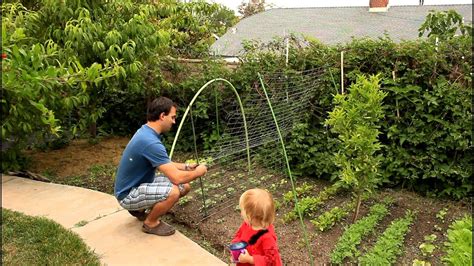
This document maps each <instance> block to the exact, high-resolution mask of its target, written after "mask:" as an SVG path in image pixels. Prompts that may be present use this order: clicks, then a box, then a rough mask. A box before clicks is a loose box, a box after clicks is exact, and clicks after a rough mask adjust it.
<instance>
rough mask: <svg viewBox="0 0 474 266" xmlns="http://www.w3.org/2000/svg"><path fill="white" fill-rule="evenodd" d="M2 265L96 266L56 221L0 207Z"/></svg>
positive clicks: (78, 240) (79, 241)
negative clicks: (0, 208) (0, 217)
mask: <svg viewBox="0 0 474 266" xmlns="http://www.w3.org/2000/svg"><path fill="white" fill-rule="evenodd" d="M2 233H3V234H2V265H100V261H99V258H98V256H97V255H96V254H95V253H94V252H93V251H91V250H90V249H89V247H88V246H86V244H84V242H83V241H82V239H81V238H80V237H79V236H78V235H77V234H76V233H74V232H72V231H69V230H67V229H65V228H64V227H62V226H61V225H59V224H58V223H56V222H53V221H51V220H48V219H46V218H39V217H31V216H27V215H24V214H22V213H19V212H15V211H10V210H7V209H3V208H2Z"/></svg>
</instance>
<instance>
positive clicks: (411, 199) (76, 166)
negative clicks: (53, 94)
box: [29, 138, 471, 265]
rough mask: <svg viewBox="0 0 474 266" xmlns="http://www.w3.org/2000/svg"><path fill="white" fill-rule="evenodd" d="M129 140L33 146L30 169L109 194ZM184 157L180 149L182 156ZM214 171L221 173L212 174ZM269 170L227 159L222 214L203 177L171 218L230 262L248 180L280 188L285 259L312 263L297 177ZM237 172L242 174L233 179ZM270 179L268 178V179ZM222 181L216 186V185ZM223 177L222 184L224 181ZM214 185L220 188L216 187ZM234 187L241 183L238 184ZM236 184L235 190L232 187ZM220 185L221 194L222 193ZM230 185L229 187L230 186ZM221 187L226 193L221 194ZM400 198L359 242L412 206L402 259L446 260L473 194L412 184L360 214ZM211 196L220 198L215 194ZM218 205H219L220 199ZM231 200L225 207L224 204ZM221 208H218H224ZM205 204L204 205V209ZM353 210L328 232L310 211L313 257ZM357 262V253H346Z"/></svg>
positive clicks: (216, 179) (344, 196)
mask: <svg viewBox="0 0 474 266" xmlns="http://www.w3.org/2000/svg"><path fill="white" fill-rule="evenodd" d="M127 142H128V138H109V139H104V140H103V141H100V142H99V143H97V144H90V143H88V142H87V141H75V142H73V143H72V144H71V145H70V146H68V147H66V148H64V149H61V150H54V151H49V152H31V153H30V155H31V156H32V165H31V167H30V169H29V170H30V171H32V172H35V173H38V174H42V175H44V176H46V177H48V178H49V179H51V180H52V181H53V182H57V183H63V184H70V185H76V186H82V187H87V188H91V189H95V190H99V191H103V192H106V193H112V191H113V179H112V178H111V177H112V176H113V174H114V172H115V167H116V166H117V165H118V162H119V160H120V156H121V153H122V151H123V149H124V148H125V146H126V144H127ZM178 157H179V156H178ZM213 173H218V174H216V175H214V176H212V174H213ZM262 173H263V170H261V172H260V173H259V170H258V169H257V170H255V172H254V174H255V180H253V181H252V182H250V181H249V182H243V181H242V182H240V180H239V178H242V180H243V179H245V178H246V177H244V176H240V177H238V174H239V173H238V172H232V171H229V170H227V172H225V173H224V172H223V171H222V169H220V168H219V166H216V168H214V169H211V170H210V171H209V173H208V175H207V176H206V178H207V179H206V178H205V179H204V186H205V187H207V188H208V190H207V191H206V197H207V199H214V200H215V201H216V203H218V202H225V204H221V207H222V208H220V209H217V208H216V209H214V211H215V212H214V213H213V214H212V215H211V216H210V217H209V218H207V219H202V217H203V216H202V213H199V209H200V208H201V207H202V200H201V198H200V195H199V194H196V193H199V191H200V184H199V181H197V180H196V181H195V182H194V184H193V188H194V190H193V191H192V193H191V194H190V195H189V196H191V197H192V198H189V200H182V201H181V203H180V204H178V205H177V206H175V207H174V208H173V209H172V211H171V212H170V215H169V216H168V217H167V219H173V220H174V223H175V224H179V226H178V228H180V230H182V231H183V233H185V234H186V235H188V236H189V237H190V238H192V239H194V240H195V241H196V242H198V243H200V244H201V246H203V247H205V248H207V249H208V250H209V251H211V252H212V253H214V254H215V255H216V256H218V257H220V258H221V259H222V260H224V261H228V259H229V254H228V253H227V251H226V245H227V244H228V243H229V241H230V240H231V239H232V238H233V234H234V232H235V231H236V230H237V228H238V227H239V225H240V223H241V218H240V214H239V212H238V210H237V209H236V206H237V205H238V197H239V196H240V192H241V191H243V190H245V189H246V188H247V187H252V186H258V187H265V188H268V189H269V190H270V191H271V192H272V194H273V195H274V197H275V199H276V201H277V202H278V203H277V206H278V211H277V219H276V222H275V228H276V233H277V236H278V243H279V246H280V251H281V255H282V259H283V262H284V263H285V265H308V264H309V262H310V261H309V256H308V253H307V249H306V246H305V242H304V237H303V232H302V229H301V224H300V221H299V220H298V219H297V220H293V221H287V220H285V219H283V217H284V216H285V215H286V214H287V213H288V212H290V211H291V210H292V209H293V206H292V204H291V203H285V202H284V199H283V198H284V197H283V195H284V194H285V193H287V192H289V191H291V185H290V182H288V181H286V180H285V179H281V178H279V177H278V176H277V175H271V176H270V175H268V176H267V177H266V178H265V180H259V178H260V177H261V176H262ZM230 176H234V177H237V178H236V180H233V182H235V183H234V185H232V186H230V181H229V180H230ZM262 182H263V184H264V185H262ZM305 182H306V183H307V184H310V185H311V186H312V188H311V189H310V190H309V191H308V193H309V195H308V196H309V197H316V196H318V195H319V194H320V192H321V191H323V189H324V188H326V187H328V186H329V185H330V184H329V183H328V182H325V181H321V180H317V179H306V178H300V179H298V180H297V182H296V186H297V187H301V186H302V185H303V184H304V183H305ZM213 184H214V185H213ZM217 184H221V185H220V186H218V185H217ZM212 186H214V187H213V188H211V187H212ZM229 187H232V188H233V189H234V190H230V189H229ZM228 189H229V190H228ZM217 191H220V192H219V193H216V192H217ZM222 192H227V194H225V193H222ZM216 194H218V196H215V195H216ZM388 197H390V198H392V199H393V203H392V204H391V205H390V206H389V207H388V210H389V211H388V214H387V215H386V216H385V217H384V218H383V219H382V220H381V221H380V222H379V223H378V224H377V226H376V227H375V230H374V232H373V233H372V234H370V235H368V236H367V237H364V238H363V239H362V242H361V244H360V246H359V248H358V250H359V251H360V252H361V253H362V254H363V253H364V250H365V249H367V248H370V247H372V246H373V245H374V243H375V241H376V240H377V238H378V236H379V235H380V234H381V233H382V232H383V231H384V230H385V229H386V228H387V226H388V225H389V224H390V223H391V221H393V220H395V219H397V218H401V217H403V216H404V215H405V212H406V211H407V210H413V211H416V214H415V218H414V221H413V224H412V225H411V226H410V228H409V229H410V230H409V231H408V233H407V235H406V236H405V241H404V243H403V247H402V255H401V256H399V257H398V260H397V264H403V265H406V264H410V265H411V264H412V262H413V260H415V259H418V260H424V261H428V262H430V263H431V264H432V265H438V264H441V257H442V256H443V255H444V245H443V242H445V241H446V236H445V233H446V230H447V228H448V226H449V225H450V224H451V223H452V221H453V220H454V219H457V218H460V217H461V216H463V215H464V214H466V213H471V205H470V203H469V202H468V201H467V200H464V201H459V202H455V201H449V200H443V199H433V198H426V197H421V196H419V195H417V194H415V193H413V192H410V191H405V190H391V189H384V190H382V191H380V192H379V193H378V194H377V195H375V196H374V197H372V198H370V199H368V200H366V201H364V203H363V205H362V209H361V213H360V215H359V217H364V216H365V215H366V214H367V212H368V209H369V208H370V206H372V205H373V204H375V203H376V202H382V201H383V200H384V199H386V198H388ZM349 201H350V193H348V192H345V191H340V192H338V193H336V194H334V195H332V196H331V197H329V198H328V199H327V200H325V201H324V202H323V203H322V205H321V206H320V207H319V208H317V209H316V210H315V211H313V212H311V215H312V216H313V218H315V217H317V216H319V215H320V214H322V213H323V212H324V211H327V210H330V209H331V208H333V207H335V206H341V205H342V204H343V203H345V202H349ZM208 203H212V202H211V201H208ZM217 205H218V204H217ZM223 207H225V208H223ZM217 210H218V211H217ZM201 211H203V210H201ZM351 217H352V213H349V215H347V217H345V218H344V219H342V220H341V221H339V222H337V223H336V224H335V225H334V226H333V227H332V228H330V229H329V230H327V231H325V232H320V231H319V229H318V228H316V227H315V226H314V225H313V224H312V223H311V222H310V218H306V219H305V220H304V222H305V224H306V228H307V233H308V238H309V240H310V243H311V249H312V251H313V257H314V259H315V261H316V264H317V265H319V264H325V263H326V264H327V263H329V256H330V253H331V251H332V250H333V248H334V246H335V244H336V243H337V241H338V239H339V238H340V236H341V234H342V233H343V231H344V228H345V227H347V226H348V225H349V224H350V220H351ZM431 234H435V235H436V236H437V237H436V240H435V241H434V245H435V247H436V248H435V249H434V251H433V252H432V253H431V255H427V256H423V254H422V251H421V250H420V248H419V246H420V245H421V244H422V243H423V242H424V241H425V240H424V237H425V236H427V235H431ZM345 261H346V262H349V260H347V259H346V260H345Z"/></svg>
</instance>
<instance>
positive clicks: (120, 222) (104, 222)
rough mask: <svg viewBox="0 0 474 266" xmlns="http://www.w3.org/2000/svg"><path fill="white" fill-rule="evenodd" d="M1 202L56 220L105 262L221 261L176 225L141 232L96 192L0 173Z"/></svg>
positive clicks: (131, 219)
mask: <svg viewBox="0 0 474 266" xmlns="http://www.w3.org/2000/svg"><path fill="white" fill-rule="evenodd" d="M2 208H6V209H10V210H14V211H18V212H22V213H24V214H27V215H30V216H43V217H46V218H49V219H52V220H54V221H56V222H58V223H59V224H61V225H62V226H64V227H65V228H68V229H70V230H72V231H74V232H76V233H77V234H79V235H80V236H81V237H82V238H83V239H84V241H85V243H86V244H87V245H89V246H90V247H91V248H92V249H93V250H94V251H95V252H96V253H97V254H99V256H100V259H101V261H102V263H104V264H106V265H173V266H174V265H227V264H226V263H224V262H222V261H221V260H219V259H218V258H217V257H215V256H214V255H212V254H210V253H209V252H207V251H206V250H205V249H203V248H201V247H200V246H199V245H198V244H196V243H194V242H193V241H191V240H190V239H188V238H187V237H186V236H184V235H183V234H181V233H180V232H178V231H177V232H176V233H175V234H174V235H172V236H167V237H160V236H155V235H149V234H145V233H143V232H142V231H141V226H142V223H141V222H139V221H138V220H137V219H135V218H134V217H132V216H130V215H129V214H128V212H127V211H125V210H124V209H122V208H121V207H120V206H119V205H118V203H117V201H116V200H115V198H114V197H113V196H111V195H108V194H105V193H102V192H97V191H93V190H89V189H84V188H79V187H71V186H65V185H59V184H52V183H44V182H40V181H34V180H30V179H26V178H21V177H14V176H6V175H2ZM81 224H82V226H80V225H81Z"/></svg>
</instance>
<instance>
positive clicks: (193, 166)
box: [186, 163, 199, 171]
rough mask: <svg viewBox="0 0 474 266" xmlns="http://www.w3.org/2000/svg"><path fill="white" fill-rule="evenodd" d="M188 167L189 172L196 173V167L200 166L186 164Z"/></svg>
mask: <svg viewBox="0 0 474 266" xmlns="http://www.w3.org/2000/svg"><path fill="white" fill-rule="evenodd" d="M186 165H187V169H186V170H188V171H194V169H196V167H197V166H198V165H199V164H197V163H188V164H186Z"/></svg>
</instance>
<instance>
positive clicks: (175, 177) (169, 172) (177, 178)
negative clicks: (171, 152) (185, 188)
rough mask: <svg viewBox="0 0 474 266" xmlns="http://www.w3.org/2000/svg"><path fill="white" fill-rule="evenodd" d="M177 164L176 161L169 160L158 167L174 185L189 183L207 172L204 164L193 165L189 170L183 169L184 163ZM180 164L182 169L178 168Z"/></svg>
mask: <svg viewBox="0 0 474 266" xmlns="http://www.w3.org/2000/svg"><path fill="white" fill-rule="evenodd" d="M177 164H178V163H173V162H170V163H167V164H162V165H160V166H159V167H158V170H160V172H162V173H163V174H164V175H165V176H167V177H168V178H169V179H170V181H171V183H173V184H175V185H179V184H185V183H189V182H191V181H193V180H194V179H196V178H198V177H200V176H203V175H204V174H206V173H207V167H206V165H204V164H200V165H198V166H197V167H195V168H194V170H190V171H184V164H178V165H177ZM181 166H182V168H183V170H180V168H181Z"/></svg>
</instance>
